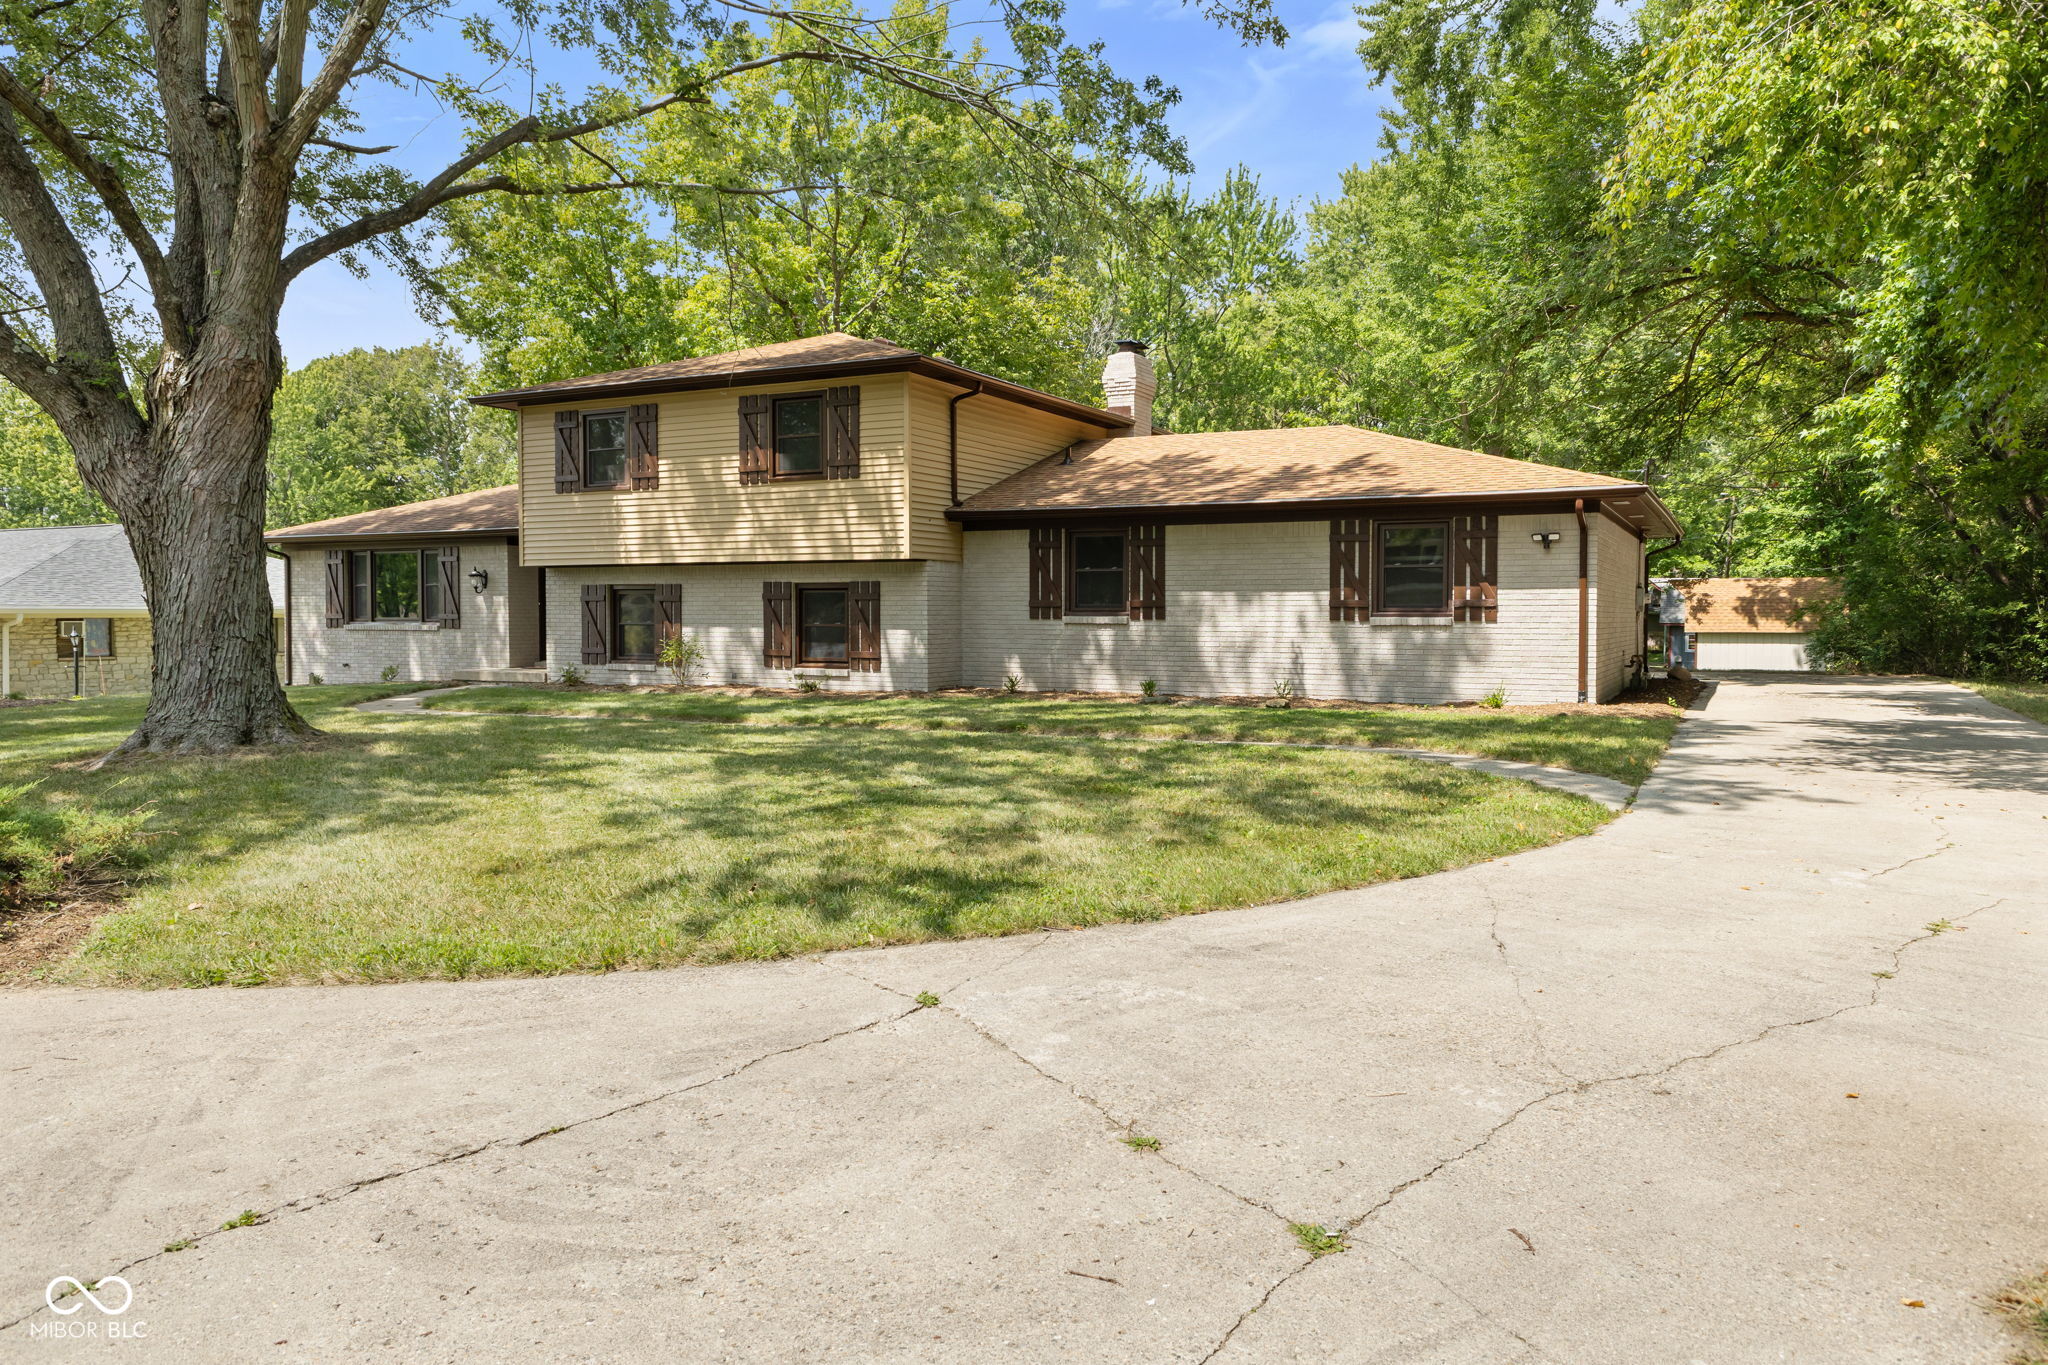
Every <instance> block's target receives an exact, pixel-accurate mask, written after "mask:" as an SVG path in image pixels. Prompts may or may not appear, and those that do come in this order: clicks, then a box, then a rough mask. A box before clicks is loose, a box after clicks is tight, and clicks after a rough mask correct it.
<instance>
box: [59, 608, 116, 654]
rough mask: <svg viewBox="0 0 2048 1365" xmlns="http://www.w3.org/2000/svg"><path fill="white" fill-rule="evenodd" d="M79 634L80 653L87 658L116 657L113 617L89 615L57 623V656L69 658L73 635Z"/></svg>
mask: <svg viewBox="0 0 2048 1365" xmlns="http://www.w3.org/2000/svg"><path fill="white" fill-rule="evenodd" d="M73 635H76V636H78V653H79V655H80V656H81V657H83V658H87V659H111V658H113V657H114V622H113V619H112V618H111V617H106V616H88V617H85V618H84V619H83V620H78V619H73V620H69V621H59V622H58V623H57V657H58V658H60V659H69V658H71V657H72V654H71V637H72V636H73Z"/></svg>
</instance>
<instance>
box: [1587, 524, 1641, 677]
mask: <svg viewBox="0 0 2048 1365" xmlns="http://www.w3.org/2000/svg"><path fill="white" fill-rule="evenodd" d="M1599 526H1600V533H1599V535H1597V536H1595V537H1594V539H1593V555H1594V559H1593V565H1594V567H1593V592H1594V608H1593V621H1594V632H1595V639H1596V642H1597V643H1596V647H1595V649H1594V659H1595V661H1596V663H1595V668H1594V676H1595V678H1596V679H1597V682H1596V686H1597V688H1598V693H1597V697H1598V699H1599V700H1601V701H1605V700H1606V699H1607V698H1609V697H1611V696H1613V695H1614V694H1615V693H1617V692H1619V691H1621V689H1622V688H1624V687H1626V686H1628V680H1629V668H1628V661H1629V660H1630V659H1631V658H1633V657H1635V656H1636V655H1637V654H1639V653H1641V652H1642V649H1643V629H1642V620H1643V609H1642V562H1643V560H1642V556H1643V543H1642V542H1641V541H1639V540H1637V539H1636V537H1635V533H1634V532H1632V531H1629V530H1627V529H1625V528H1623V527H1621V526H1617V525H1616V524H1615V523H1614V522H1612V521H1610V520H1608V519H1607V518H1606V517H1601V518H1600V519H1599Z"/></svg>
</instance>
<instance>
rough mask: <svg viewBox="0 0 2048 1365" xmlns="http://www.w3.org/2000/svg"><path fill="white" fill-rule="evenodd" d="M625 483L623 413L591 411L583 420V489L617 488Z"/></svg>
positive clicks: (624, 425)
mask: <svg viewBox="0 0 2048 1365" xmlns="http://www.w3.org/2000/svg"><path fill="white" fill-rule="evenodd" d="M625 482H626V414H625V413H623V412H592V413H586V414H584V417H583V486H584V487H585V488H618V487H620V486H622V485H623V484H624V483H625Z"/></svg>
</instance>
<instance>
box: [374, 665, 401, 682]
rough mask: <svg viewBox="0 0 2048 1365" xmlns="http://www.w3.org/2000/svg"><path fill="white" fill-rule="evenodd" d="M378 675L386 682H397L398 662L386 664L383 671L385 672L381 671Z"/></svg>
mask: <svg viewBox="0 0 2048 1365" xmlns="http://www.w3.org/2000/svg"><path fill="white" fill-rule="evenodd" d="M377 677H378V678H379V679H381V680H382V681H384V682H397V681H398V665H397V664H386V665H384V671H383V672H381V673H379V674H378V675H377Z"/></svg>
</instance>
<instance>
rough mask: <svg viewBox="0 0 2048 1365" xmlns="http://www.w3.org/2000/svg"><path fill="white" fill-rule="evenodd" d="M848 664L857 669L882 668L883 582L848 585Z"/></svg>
mask: <svg viewBox="0 0 2048 1365" xmlns="http://www.w3.org/2000/svg"><path fill="white" fill-rule="evenodd" d="M846 614H847V618H848V622H847V623H848V625H849V626H850V627H851V629H849V630H848V631H847V637H848V638H847V643H846V666H847V669H848V671H850V672H854V673H879V672H881V671H882V585H881V584H880V583H848V584H847V585H846Z"/></svg>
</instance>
